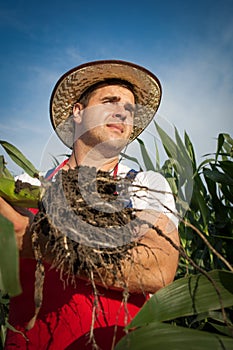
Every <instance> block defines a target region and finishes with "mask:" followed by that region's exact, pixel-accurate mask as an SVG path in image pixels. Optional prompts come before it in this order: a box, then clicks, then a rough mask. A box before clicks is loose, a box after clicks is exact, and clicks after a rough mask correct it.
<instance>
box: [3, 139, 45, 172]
mask: <svg viewBox="0 0 233 350" xmlns="http://www.w3.org/2000/svg"><path fill="white" fill-rule="evenodd" d="M0 144H1V145H2V147H3V148H4V149H5V151H6V152H7V154H8V155H9V156H10V158H11V159H12V160H13V161H14V162H15V163H16V164H17V165H18V166H20V167H21V168H22V169H23V170H24V171H25V172H26V173H27V174H28V175H30V176H32V177H39V171H38V170H37V169H36V168H35V167H34V165H33V164H32V163H31V162H30V161H29V160H28V159H27V158H26V157H25V156H24V155H23V153H22V152H20V150H19V149H18V148H16V147H15V146H13V145H12V144H10V143H9V142H7V141H3V140H0Z"/></svg>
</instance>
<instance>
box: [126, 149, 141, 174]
mask: <svg viewBox="0 0 233 350" xmlns="http://www.w3.org/2000/svg"><path fill="white" fill-rule="evenodd" d="M121 156H122V157H123V158H125V159H128V160H130V161H132V162H134V163H136V164H137V165H138V166H139V168H140V171H141V170H142V166H141V164H140V163H139V161H138V159H137V158H135V157H131V156H129V155H127V154H126V153H121Z"/></svg>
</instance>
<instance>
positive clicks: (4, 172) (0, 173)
mask: <svg viewBox="0 0 233 350" xmlns="http://www.w3.org/2000/svg"><path fill="white" fill-rule="evenodd" d="M0 177H5V178H7V179H13V178H14V177H13V175H11V173H10V171H9V170H8V169H7V168H6V162H5V159H4V157H3V156H0Z"/></svg>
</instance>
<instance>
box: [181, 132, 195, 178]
mask: <svg viewBox="0 0 233 350" xmlns="http://www.w3.org/2000/svg"><path fill="white" fill-rule="evenodd" d="M184 141H185V146H186V148H187V151H188V153H189V157H190V159H191V161H192V164H193V170H194V171H196V169H197V165H196V157H195V152H194V148H193V145H192V142H191V140H190V138H189V136H188V134H187V133H186V132H185V133H184Z"/></svg>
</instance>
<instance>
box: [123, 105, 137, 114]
mask: <svg viewBox="0 0 233 350" xmlns="http://www.w3.org/2000/svg"><path fill="white" fill-rule="evenodd" d="M125 110H126V111H128V112H130V113H131V114H132V113H134V112H135V108H134V106H132V105H131V104H126V105H125Z"/></svg>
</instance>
